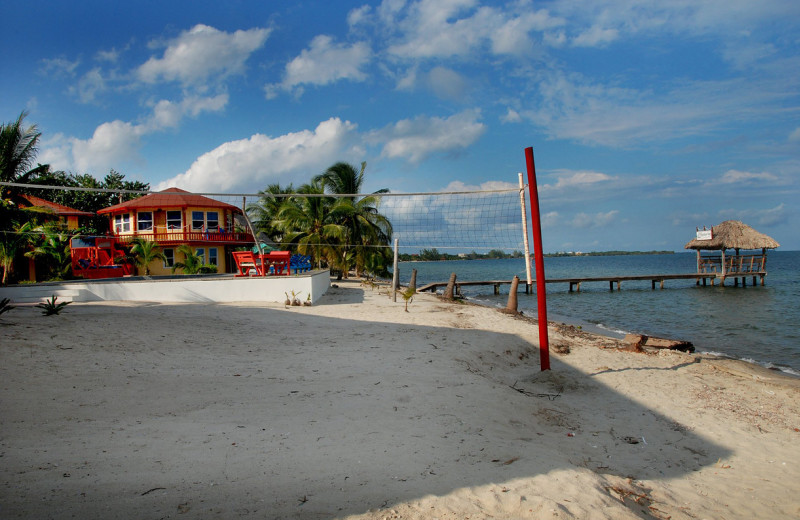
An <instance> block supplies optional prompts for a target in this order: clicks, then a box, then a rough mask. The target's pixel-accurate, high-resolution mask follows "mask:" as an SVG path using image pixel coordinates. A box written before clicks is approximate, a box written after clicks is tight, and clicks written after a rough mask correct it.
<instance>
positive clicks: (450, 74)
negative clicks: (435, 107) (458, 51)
mask: <svg viewBox="0 0 800 520" xmlns="http://www.w3.org/2000/svg"><path fill="white" fill-rule="evenodd" d="M428 85H429V86H430V88H431V90H432V91H433V93H434V94H436V96H437V97H439V98H441V99H449V100H454V101H457V100H461V99H463V98H464V96H465V94H466V92H467V89H468V83H467V81H466V80H465V79H464V78H463V77H462V76H461V75H460V74H459V73H458V72H456V71H454V70H452V69H449V68H447V67H434V68H433V69H431V71H430V72H429V73H428Z"/></svg>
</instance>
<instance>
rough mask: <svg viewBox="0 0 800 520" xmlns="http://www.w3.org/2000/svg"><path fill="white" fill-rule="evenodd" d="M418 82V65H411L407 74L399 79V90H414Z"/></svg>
mask: <svg viewBox="0 0 800 520" xmlns="http://www.w3.org/2000/svg"><path fill="white" fill-rule="evenodd" d="M416 84H417V67H416V66H414V67H411V68H410V69H408V71H407V72H406V74H405V76H403V77H401V78H400V79H399V80H398V81H397V86H396V87H395V88H396V89H397V90H413V89H414V87H415V86H416Z"/></svg>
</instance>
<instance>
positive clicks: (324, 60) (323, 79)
mask: <svg viewBox="0 0 800 520" xmlns="http://www.w3.org/2000/svg"><path fill="white" fill-rule="evenodd" d="M370 57H371V51H370V49H369V45H367V44H366V43H364V42H357V43H354V44H352V45H349V46H348V45H345V44H337V43H334V41H333V39H332V38H331V37H330V36H326V35H320V36H316V37H315V38H314V39H313V40H311V45H310V46H309V48H308V49H304V50H303V51H302V52H301V53H300V56H298V57H296V58H295V59H293V60H292V61H290V62H289V63H288V64H286V72H285V74H284V78H283V82H281V83H280V84H279V85H275V84H272V85H267V86H266V92H267V97H268V98H271V97H274V95H275V94H276V91H277V89H278V88H279V87H280V88H282V89H283V90H291V89H292V88H294V87H295V86H297V85H303V84H309V85H327V84H329V83H333V82H336V81H339V80H343V79H347V80H351V81H364V80H365V79H366V78H367V75H366V74H365V73H364V72H362V71H361V67H363V66H364V65H366V64H367V63H368V62H369V60H370ZM301 92H302V91H301Z"/></svg>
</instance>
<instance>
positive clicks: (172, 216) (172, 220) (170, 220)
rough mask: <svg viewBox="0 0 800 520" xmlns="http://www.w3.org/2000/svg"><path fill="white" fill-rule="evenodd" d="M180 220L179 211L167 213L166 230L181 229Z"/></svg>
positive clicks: (181, 223)
mask: <svg viewBox="0 0 800 520" xmlns="http://www.w3.org/2000/svg"><path fill="white" fill-rule="evenodd" d="M182 220H183V219H182V218H181V212H180V211H167V229H182V228H183V222H182Z"/></svg>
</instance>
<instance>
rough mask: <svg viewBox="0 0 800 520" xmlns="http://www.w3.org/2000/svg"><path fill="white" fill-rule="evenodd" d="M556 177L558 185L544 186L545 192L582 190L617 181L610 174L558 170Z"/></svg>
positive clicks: (555, 173)
mask: <svg viewBox="0 0 800 520" xmlns="http://www.w3.org/2000/svg"><path fill="white" fill-rule="evenodd" d="M554 175H556V176H557V177H558V180H557V181H556V183H555V184H546V185H544V186H542V190H543V191H545V190H548V189H554V190H559V189H564V188H570V189H574V188H581V187H585V186H592V185H594V184H597V183H599V182H607V181H612V180H614V179H616V178H615V177H612V176H610V175H608V174H605V173H600V172H594V171H573V170H556V171H555V172H554Z"/></svg>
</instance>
